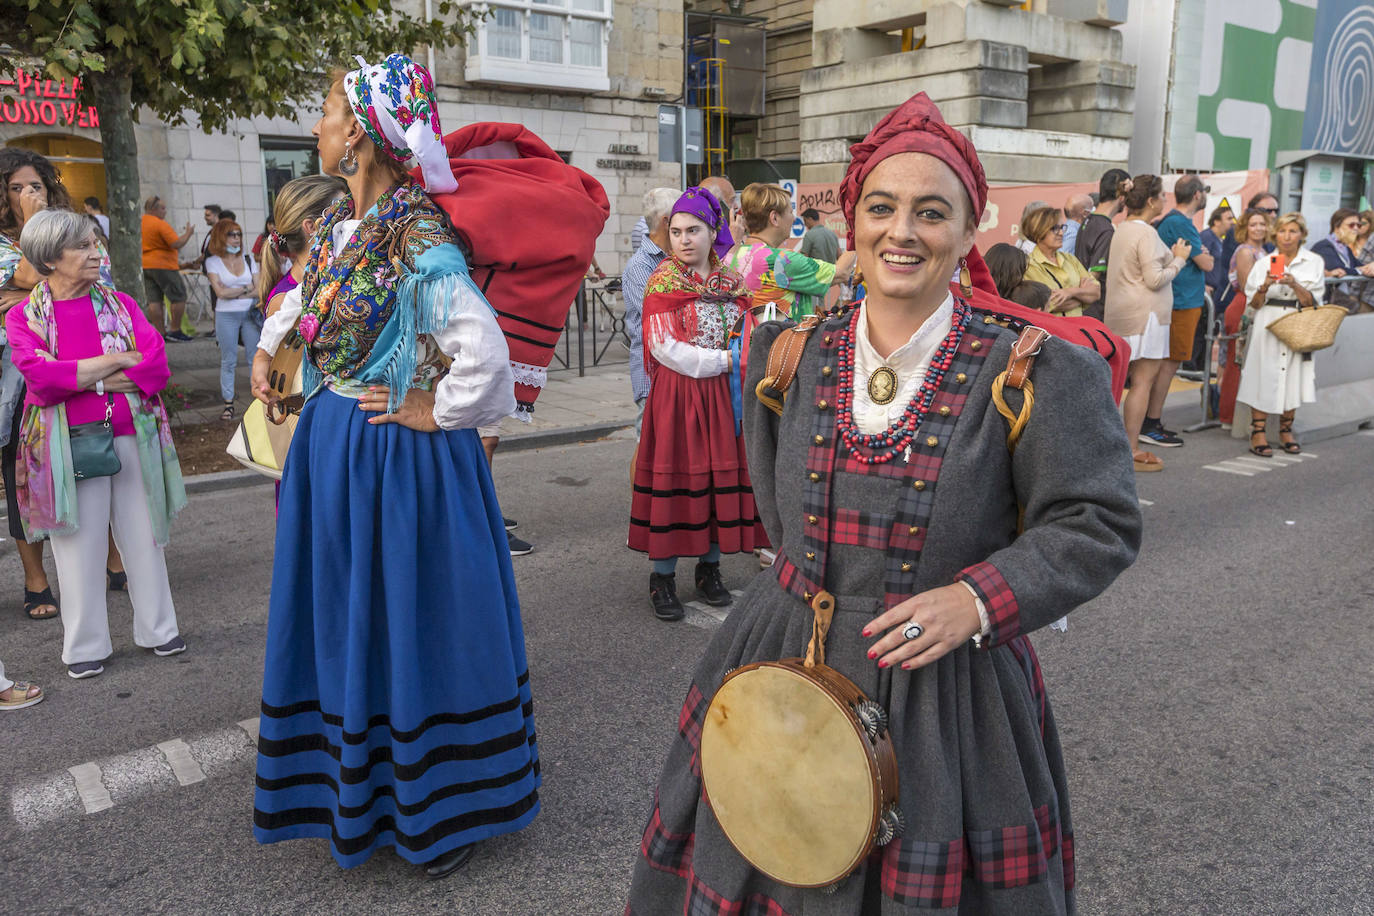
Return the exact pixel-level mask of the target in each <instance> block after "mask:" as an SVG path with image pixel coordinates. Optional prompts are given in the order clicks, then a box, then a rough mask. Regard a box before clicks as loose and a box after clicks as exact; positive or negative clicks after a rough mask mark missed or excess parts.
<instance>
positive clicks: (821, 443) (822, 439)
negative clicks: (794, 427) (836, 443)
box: [811, 436, 825, 445]
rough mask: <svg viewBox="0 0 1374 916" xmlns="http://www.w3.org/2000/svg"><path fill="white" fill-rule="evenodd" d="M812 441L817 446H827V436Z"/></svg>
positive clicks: (817, 437)
mask: <svg viewBox="0 0 1374 916" xmlns="http://www.w3.org/2000/svg"><path fill="white" fill-rule="evenodd" d="M811 441H812V442H814V443H816V444H817V445H825V436H816V437H815V438H813V439H812V440H811Z"/></svg>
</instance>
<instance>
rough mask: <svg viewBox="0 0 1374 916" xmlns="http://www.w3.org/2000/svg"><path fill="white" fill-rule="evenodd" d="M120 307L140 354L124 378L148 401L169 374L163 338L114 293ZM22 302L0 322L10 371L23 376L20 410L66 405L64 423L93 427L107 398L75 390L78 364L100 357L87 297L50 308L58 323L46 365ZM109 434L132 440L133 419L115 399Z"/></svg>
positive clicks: (164, 384)
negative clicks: (8, 349)
mask: <svg viewBox="0 0 1374 916" xmlns="http://www.w3.org/2000/svg"><path fill="white" fill-rule="evenodd" d="M118 296H119V301H120V302H122V303H123V304H124V308H126V309H127V310H128V312H129V316H130V317H131V318H132V319H133V323H134V345H135V346H136V347H137V349H138V351H139V352H140V353H142V354H143V361H142V362H141V363H139V364H138V365H136V366H133V367H132V368H129V369H125V370H124V373H125V374H126V375H128V376H129V379H130V381H132V382H133V383H134V384H135V385H137V386H138V388H139V391H140V392H142V394H143V396H144V397H145V398H147V397H152V396H153V395H155V394H157V393H158V392H160V391H161V390H162V389H163V388H165V387H167V380H168V379H170V378H171V377H172V371H171V370H170V369H168V368H167V353H166V349H165V346H164V344H163V342H162V335H161V334H159V333H158V332H157V331H155V330H153V326H152V325H151V324H149V323H148V319H147V318H145V317H143V311H142V310H141V309H140V308H139V307H138V303H136V302H134V300H133V299H130V298H129V297H128V296H126V295H124V294H123V293H118ZM26 303H27V300H25V302H23V303H20V304H19V305H16V306H15V307H14V308H12V309H10V310H9V314H7V315H6V316H5V330H6V331H7V332H8V333H9V345H10V347H11V348H12V350H13V354H12V355H13V358H14V365H15V366H16V367H17V368H18V369H19V372H20V373H21V374H22V375H23V376H24V381H25V383H26V384H27V385H28V395H27V397H25V399H24V403H25V406H28V405H30V404H34V405H37V406H39V407H51V406H52V405H54V404H59V403H61V402H63V401H66V402H67V423H68V425H71V426H75V425H77V424H79V423H94V422H97V421H99V420H103V419H104V418H105V405H106V402H107V401H108V399H109V392H106V393H105V395H103V396H102V395H98V394H96V393H95V389H94V388H90V389H84V388H78V387H77V384H76V363H77V360H81V359H87V358H88V357H92V356H100V355H102V354H103V353H104V352H105V351H104V350H103V349H102V348H101V346H100V328H99V327H98V326H97V325H96V321H95V306H93V305H92V304H91V297H90V296H84V297H82V298H80V299H58V300H56V301H54V302H53V315H54V317H55V318H56V320H57V353H56V354H53V355H55V356H56V357H57V358H56V359H49V358H48V355H49V354H48V352H47V345H46V344H45V343H44V341H43V339H42V338H40V337H39V336H38V335H37V334H35V333H34V332H33V329H32V328H30V327H29V323H28V321H27V320H26V319H25V317H24V306H25V304H26ZM112 416H113V423H114V434H115V435H116V436H132V435H133V434H134V418H133V414H132V413H130V411H129V399H128V398H126V397H124V396H123V395H121V394H118V393H116V394H115V397H114V413H113V415H112Z"/></svg>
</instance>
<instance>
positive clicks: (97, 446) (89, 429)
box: [67, 394, 121, 480]
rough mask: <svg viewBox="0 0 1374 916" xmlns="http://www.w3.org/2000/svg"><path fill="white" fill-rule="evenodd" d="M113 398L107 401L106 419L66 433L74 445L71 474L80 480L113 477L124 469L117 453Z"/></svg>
mask: <svg viewBox="0 0 1374 916" xmlns="http://www.w3.org/2000/svg"><path fill="white" fill-rule="evenodd" d="M113 416H114V395H113V394H111V395H110V396H109V400H107V401H106V402H105V419H104V420H98V421H96V422H95V423H80V424H77V425H76V426H73V427H71V428H69V429H68V430H67V436H68V438H69V439H70V440H71V446H72V472H73V476H75V477H76V479H77V480H86V479H88V478H91V477H113V476H114V475H116V474H118V473H119V469H120V467H121V465H120V463H119V456H118V455H116V454H115V450H114V425H113V424H112V423H111V417H113Z"/></svg>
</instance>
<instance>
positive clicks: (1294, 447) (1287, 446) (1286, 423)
mask: <svg viewBox="0 0 1374 916" xmlns="http://www.w3.org/2000/svg"><path fill="white" fill-rule="evenodd" d="M1284 436H1290V437H1292V436H1293V418H1292V417H1288V418H1287V419H1284V418H1282V417H1280V418H1279V445H1280V447H1281V448H1282V449H1283V450H1284V451H1285V452H1287V453H1288V454H1290V455H1299V454H1302V446H1301V445H1299V444H1298V440H1297V438H1296V437H1294V438H1292V441H1289V442H1284V441H1283V437H1284Z"/></svg>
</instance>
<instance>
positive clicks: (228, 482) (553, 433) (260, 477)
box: [185, 422, 634, 494]
mask: <svg viewBox="0 0 1374 916" xmlns="http://www.w3.org/2000/svg"><path fill="white" fill-rule="evenodd" d="M633 427H634V423H624V422H620V423H598V424H592V425H590V426H574V427H570V428H568V429H551V430H549V431H547V432H541V433H530V434H528V435H525V436H512V437H511V438H509V439H506V438H503V439H502V440H501V451H502V453H505V452H516V451H523V450H525V449H532V448H550V447H553V446H556V445H571V444H573V443H577V442H594V441H596V440H597V439H604V438H605V437H606V436H609V435H610V434H611V433H614V432H618V431H620V430H622V429H632V428H633ZM185 483H186V492H187V494H191V493H214V492H215V491H217V490H233V489H238V488H239V487H251V486H254V485H257V484H267V483H276V481H274V480H273V479H272V478H271V477H268V476H267V475H266V474H259V473H258V472H257V471H254V470H250V469H249V468H244V469H242V470H239V471H216V472H214V473H211V474H196V475H195V476H194V477H187V478H186V481H185Z"/></svg>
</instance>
